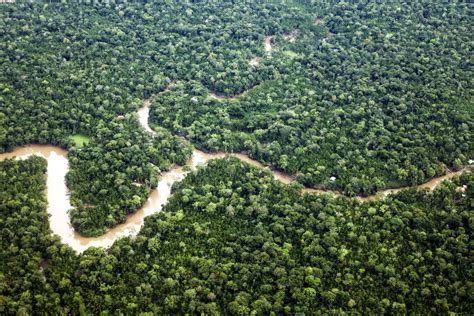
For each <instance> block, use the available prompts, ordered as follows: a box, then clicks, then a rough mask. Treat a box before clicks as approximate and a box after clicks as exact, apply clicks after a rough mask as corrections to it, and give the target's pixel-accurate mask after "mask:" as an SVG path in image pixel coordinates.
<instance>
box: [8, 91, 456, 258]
mask: <svg viewBox="0 0 474 316" xmlns="http://www.w3.org/2000/svg"><path fill="white" fill-rule="evenodd" d="M149 110H150V102H149V101H148V100H145V102H144V103H143V107H142V108H140V109H139V110H138V116H139V121H140V124H141V125H142V126H143V128H144V129H145V130H146V131H148V132H149V133H151V134H154V131H153V130H152V129H151V128H150V126H149V125H148V114H149ZM31 155H38V156H41V157H43V158H45V159H46V160H47V162H48V169H47V180H46V184H47V199H48V208H47V211H48V213H49V215H50V218H49V222H50V227H51V230H52V231H53V233H55V234H56V235H58V236H59V237H60V238H61V241H62V242H63V243H65V244H68V245H69V246H71V247H72V248H73V249H74V250H75V251H77V252H78V253H81V252H83V251H84V250H86V249H87V248H89V247H105V248H107V247H110V246H111V245H112V244H113V243H114V242H115V241H116V240H117V239H118V238H120V237H124V236H136V235H137V234H138V232H139V231H140V228H141V227H142V226H143V222H144V218H145V217H147V216H149V215H151V214H153V213H157V212H159V211H161V209H162V207H163V205H164V204H165V203H166V201H167V200H168V198H169V197H170V196H171V186H172V185H173V183H174V182H176V181H180V180H182V179H183V178H184V177H185V175H186V171H184V170H183V167H175V168H173V169H172V170H170V171H168V172H164V173H162V174H161V178H160V181H159V183H158V186H157V187H156V189H154V190H153V191H152V192H151V193H150V196H149V198H148V200H147V201H146V202H145V204H144V205H143V207H141V208H140V209H139V210H137V212H135V213H133V214H130V215H129V216H128V217H127V220H126V221H125V223H123V224H119V225H117V226H115V227H114V228H112V229H110V230H108V231H107V232H106V233H105V234H103V235H102V236H99V237H83V236H81V235H79V234H78V233H77V232H76V231H75V230H74V228H73V227H72V225H71V224H70V220H69V214H68V211H69V210H70V209H71V208H72V206H71V204H70V201H69V193H68V189H67V187H66V183H65V177H66V174H67V172H68V170H69V164H68V159H67V152H66V151H65V150H64V149H61V148H58V147H55V146H49V145H29V146H24V147H20V148H17V149H16V150H15V151H13V152H10V153H4V154H0V161H1V160H4V159H7V158H14V157H16V159H25V158H27V157H29V156H31ZM226 155H227V154H226V153H224V152H217V153H204V152H202V151H200V150H197V149H194V150H193V153H192V156H191V158H190V159H189V161H188V163H187V165H188V166H190V167H191V169H195V168H196V167H197V166H198V165H203V164H205V163H206V162H207V161H208V160H209V159H215V158H223V157H225V156H226ZM229 155H232V156H235V157H237V158H239V159H240V160H242V161H245V162H247V163H249V164H251V165H253V166H256V167H259V168H264V167H265V166H264V165H262V164H261V163H260V162H258V161H255V160H253V159H251V158H249V157H248V156H247V155H245V154H238V153H234V154H229ZM272 173H273V175H274V177H275V178H276V179H277V180H279V181H281V182H283V183H285V184H290V183H292V182H294V181H295V178H294V176H291V175H288V174H285V173H283V172H279V171H272ZM460 173H462V171H459V172H451V173H448V174H447V175H444V176H441V177H438V178H435V179H433V180H431V181H429V182H427V183H425V184H422V185H420V186H419V187H420V188H429V189H433V188H434V187H435V186H436V185H437V184H439V183H440V182H442V181H443V180H445V179H448V178H452V177H453V176H455V175H458V174H460ZM400 190H401V188H400V189H388V190H384V191H381V192H379V193H378V194H377V195H373V196H369V197H358V199H359V200H372V199H378V198H383V197H384V196H386V195H388V194H390V193H395V192H398V191H400ZM303 192H306V193H331V194H339V193H337V192H330V191H324V190H318V189H310V188H305V189H303Z"/></svg>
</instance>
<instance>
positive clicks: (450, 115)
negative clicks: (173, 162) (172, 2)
mask: <svg viewBox="0 0 474 316" xmlns="http://www.w3.org/2000/svg"><path fill="white" fill-rule="evenodd" d="M356 3H357V4H352V5H349V4H348V3H340V4H337V5H334V6H332V7H331V8H330V9H328V11H327V12H324V16H323V17H321V20H318V26H313V27H310V28H300V29H299V36H298V37H297V38H296V40H295V42H294V43H290V42H288V41H285V39H284V37H281V36H280V37H277V41H276V51H275V52H273V53H272V56H271V59H269V60H268V61H267V62H268V63H270V64H272V67H273V69H274V70H273V73H274V76H272V78H269V79H268V80H266V81H263V82H262V83H260V84H259V85H257V86H256V87H255V88H253V89H251V90H249V92H248V93H246V94H244V95H242V96H241V97H239V98H237V99H232V100H223V101H222V100H221V101H218V100H215V99H213V98H209V97H208V93H207V91H208V90H209V89H210V87H209V86H208V85H207V84H206V82H202V81H201V82H191V83H189V82H183V83H182V84H180V85H175V86H174V88H173V89H172V90H171V91H169V92H166V93H163V94H159V95H158V96H157V97H155V98H154V99H153V100H154V106H153V111H152V113H151V121H152V122H156V124H158V125H165V126H167V127H168V128H170V129H171V130H173V131H174V132H175V133H179V134H182V135H185V136H186V137H187V138H188V139H190V140H191V141H192V142H194V143H196V144H197V145H198V146H199V147H202V148H204V149H207V150H210V151H215V150H225V151H248V152H249V153H250V154H251V156H252V157H254V158H256V159H258V160H261V161H263V162H266V163H267V164H269V165H271V166H273V167H274V168H277V169H281V170H285V171H287V172H289V173H292V174H297V175H298V180H299V181H300V182H301V183H303V184H305V185H308V186H311V187H326V188H330V189H340V190H343V191H344V192H345V193H346V194H350V195H353V194H363V195H366V194H372V193H374V192H376V191H377V190H380V189H382V188H385V187H396V186H403V185H414V184H418V183H421V182H424V181H426V180H427V179H429V178H432V177H433V176H435V175H439V174H442V173H444V172H446V169H447V168H453V169H458V168H460V167H461V166H462V165H463V164H466V162H467V160H468V159H469V158H472V156H473V154H474V150H473V141H472V130H473V127H474V121H473V117H472V113H473V112H474V103H473V95H472V91H473V81H472V77H473V72H472V69H473V65H472V58H471V56H472V51H473V46H472V45H473V41H472V35H471V33H472V32H470V31H469V30H470V29H472V27H473V26H474V25H473V23H472V21H473V20H472V19H471V18H469V16H470V15H472V14H473V13H474V12H472V6H470V5H468V4H466V5H462V4H459V5H444V4H441V3H424V4H421V3H420V2H417V1H414V2H412V1H411V2H410V4H404V5H402V4H400V3H398V2H390V3H388V4H383V5H380V4H374V3H370V2H369V3H366V4H364V3H362V2H361V3H359V2H356ZM211 90H212V89H211ZM170 109H172V110H170ZM331 177H335V178H336V180H335V181H331V180H330V179H331Z"/></svg>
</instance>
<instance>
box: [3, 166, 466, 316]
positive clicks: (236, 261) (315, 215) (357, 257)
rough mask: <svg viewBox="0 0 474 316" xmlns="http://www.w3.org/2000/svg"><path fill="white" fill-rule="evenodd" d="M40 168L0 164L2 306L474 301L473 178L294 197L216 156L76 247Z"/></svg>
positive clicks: (456, 305)
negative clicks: (98, 239) (144, 211)
mask: <svg viewBox="0 0 474 316" xmlns="http://www.w3.org/2000/svg"><path fill="white" fill-rule="evenodd" d="M44 172H45V162H44V160H42V159H41V158H30V159H28V160H26V161H13V160H7V161H4V162H1V163H0V201H1V203H0V211H1V212H0V237H1V238H0V243H1V247H0V257H1V258H2V260H1V261H0V313H1V314H7V315H9V314H16V313H19V314H28V313H35V314H59V313H63V314H81V313H85V312H89V313H93V314H98V313H99V312H103V313H106V314H107V313H119V312H122V313H125V314H137V313H139V312H149V313H154V314H176V313H191V314H196V313H206V314H217V313H221V314H233V315H242V314H250V313H252V314H270V313H276V314H296V313H305V314H306V313H312V312H315V311H319V312H321V313H333V314H334V313H336V314H340V313H342V312H343V311H345V312H350V313H353V312H356V313H360V314H381V313H393V314H400V313H407V312H411V313H416V314H445V313H448V312H455V313H461V314H468V313H469V312H470V311H472V308H473V307H474V302H473V296H472V294H471V293H472V276H473V273H474V271H473V266H474V265H473V264H472V263H473V262H472V249H471V246H470V244H471V242H472V222H473V220H474V218H473V213H472V210H473V207H474V205H473V201H474V189H473V188H474V176H473V174H472V173H467V174H464V175H463V176H461V177H460V178H455V179H454V180H453V182H445V183H443V184H442V185H441V186H440V187H438V188H437V189H436V190H435V191H434V192H432V193H431V192H429V191H416V190H414V189H410V190H405V191H402V192H401V193H400V194H397V195H395V196H390V197H388V198H387V199H385V200H384V201H377V202H368V203H362V204H361V203H359V202H357V201H356V200H354V199H348V198H337V199H336V198H333V197H331V196H330V195H308V194H305V195H301V191H300V188H299V187H298V186H287V185H283V184H281V183H280V182H278V181H275V180H274V179H273V178H272V177H271V175H270V174H269V173H268V172H267V171H264V170H261V169H257V168H255V167H251V166H250V165H248V164H245V163H243V162H241V161H239V160H237V159H235V158H227V159H221V160H213V161H211V162H210V163H209V165H208V166H207V167H204V168H200V169H198V171H197V172H195V173H193V174H191V175H189V176H188V177H186V178H185V180H184V181H182V182H181V183H179V184H178V185H176V186H175V187H174V190H175V195H174V196H173V197H172V198H171V200H170V201H169V203H168V204H167V206H166V207H165V210H164V212H162V213H158V214H157V215H154V216H152V217H149V218H147V220H146V223H145V226H144V228H143V229H142V231H141V233H140V235H139V236H138V237H137V238H136V239H135V240H131V239H129V238H126V239H122V240H119V241H118V242H116V243H115V244H114V246H112V248H110V249H109V250H103V249H97V248H90V249H89V250H87V251H86V252H85V253H84V254H82V255H76V254H75V253H74V252H73V251H72V249H70V248H69V247H68V246H66V245H61V244H60V242H59V240H58V238H55V237H53V236H52V235H51V234H50V230H49V228H48V225H47V213H46V211H45V207H46V201H45V198H44V195H43V191H44V188H45V183H44ZM463 186H464V187H463ZM463 188H465V190H464V189H463ZM40 267H42V269H43V270H40Z"/></svg>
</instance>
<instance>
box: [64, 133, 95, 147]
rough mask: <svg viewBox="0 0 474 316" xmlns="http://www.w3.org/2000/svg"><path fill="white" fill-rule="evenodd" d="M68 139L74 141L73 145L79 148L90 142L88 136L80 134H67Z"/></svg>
mask: <svg viewBox="0 0 474 316" xmlns="http://www.w3.org/2000/svg"><path fill="white" fill-rule="evenodd" d="M69 139H71V140H72V141H73V142H74V144H75V146H76V147H78V148H81V147H83V146H84V145H87V144H89V142H90V138H89V137H87V136H85V135H81V134H76V135H72V136H69Z"/></svg>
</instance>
